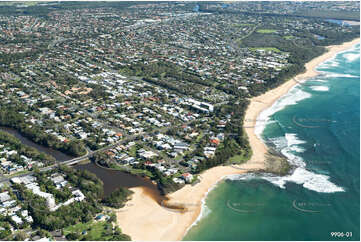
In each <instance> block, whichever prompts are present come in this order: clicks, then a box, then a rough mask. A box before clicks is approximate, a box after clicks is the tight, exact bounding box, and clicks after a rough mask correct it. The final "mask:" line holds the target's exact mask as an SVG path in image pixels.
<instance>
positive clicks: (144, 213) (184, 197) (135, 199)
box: [116, 38, 360, 241]
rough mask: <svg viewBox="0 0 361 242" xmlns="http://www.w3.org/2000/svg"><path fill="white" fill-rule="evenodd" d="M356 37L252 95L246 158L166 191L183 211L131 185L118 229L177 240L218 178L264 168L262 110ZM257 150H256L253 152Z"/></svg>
mask: <svg viewBox="0 0 361 242" xmlns="http://www.w3.org/2000/svg"><path fill="white" fill-rule="evenodd" d="M357 43H360V39H359V38H358V39H354V40H353V41H350V42H345V43H343V44H341V45H334V46H328V47H327V49H328V51H327V52H326V53H324V54H323V55H321V56H318V57H316V58H314V59H312V60H311V61H310V62H308V63H306V64H305V68H306V71H305V72H304V73H301V74H299V75H297V76H295V77H294V78H292V79H290V80H289V81H287V82H285V83H283V84H281V85H280V86H278V87H276V88H275V89H272V90H270V91H267V92H266V93H264V94H262V95H260V96H257V97H253V98H252V99H251V100H250V101H251V102H250V104H249V106H248V108H247V110H246V114H245V121H247V122H249V123H245V126H248V128H245V131H246V133H247V135H248V140H249V143H250V146H251V149H252V151H253V154H252V157H251V159H250V160H249V161H247V162H246V163H244V164H241V165H239V168H242V169H243V170H241V169H236V168H234V167H231V166H218V167H213V168H211V169H208V170H206V171H204V172H202V173H201V174H200V175H199V176H200V179H201V181H200V182H199V183H198V184H196V185H194V186H192V185H186V186H184V187H183V188H182V189H180V190H178V191H176V192H174V193H172V194H169V195H168V198H169V200H168V201H167V203H168V204H172V203H173V204H184V205H185V207H186V208H187V211H186V212H182V213H180V212H177V211H172V210H169V209H166V208H164V207H162V206H161V205H159V204H158V203H157V202H156V201H155V200H154V199H152V198H151V197H150V196H149V195H148V194H147V189H146V188H142V187H136V188H131V189H130V190H132V191H133V192H134V194H133V195H132V198H131V200H129V201H128V202H127V203H126V206H125V207H124V208H121V209H118V210H116V215H117V224H118V225H119V226H120V228H121V229H122V232H123V233H125V234H128V235H130V237H131V238H132V240H143V241H150V240H151V241H154V240H173V241H174V240H181V239H182V238H183V237H184V235H185V234H186V233H187V231H188V230H189V229H190V228H191V227H192V226H193V225H194V224H196V223H197V221H199V219H200V216H201V215H202V214H201V209H202V204H203V203H204V201H205V198H206V196H207V194H208V193H209V192H210V191H211V190H212V189H213V188H214V187H215V186H216V185H217V183H218V182H220V181H222V180H223V178H224V177H226V176H228V175H234V174H245V173H247V171H257V170H264V169H266V168H267V164H266V161H265V156H266V154H267V146H266V145H265V144H264V143H263V141H262V140H261V139H260V138H259V137H258V136H257V135H256V134H255V128H254V126H255V125H256V121H257V118H258V116H259V115H260V113H261V112H262V111H264V110H265V109H267V108H269V107H270V106H272V105H273V104H274V103H275V102H276V101H277V100H278V99H279V98H280V97H282V96H283V95H285V94H286V93H288V92H289V91H290V89H291V88H293V87H294V86H295V85H297V84H300V83H302V81H303V80H306V79H308V78H311V77H315V76H317V75H318V74H319V73H318V72H317V71H316V70H315V68H316V67H317V66H318V65H319V64H321V63H322V62H325V61H327V60H328V59H331V58H333V57H334V56H335V55H336V54H338V53H339V52H341V51H345V50H347V49H350V48H351V47H352V46H354V45H355V44H357ZM255 151H257V152H255Z"/></svg>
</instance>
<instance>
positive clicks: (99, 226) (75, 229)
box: [63, 221, 111, 240]
mask: <svg viewBox="0 0 361 242" xmlns="http://www.w3.org/2000/svg"><path fill="white" fill-rule="evenodd" d="M106 223H107V222H106V221H101V222H95V221H89V222H87V223H78V224H75V225H70V226H68V227H66V228H64V229H63V231H64V235H65V236H66V235H67V234H69V233H78V234H79V235H80V236H85V235H81V233H82V232H83V231H84V230H85V231H87V234H86V236H87V237H88V238H89V237H90V238H91V240H106V239H107V236H105V237H104V236H103V231H105V228H104V225H105V224H106ZM108 237H109V238H110V237H111V236H108Z"/></svg>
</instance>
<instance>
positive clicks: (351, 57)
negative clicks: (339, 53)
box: [343, 53, 360, 62]
mask: <svg viewBox="0 0 361 242" xmlns="http://www.w3.org/2000/svg"><path fill="white" fill-rule="evenodd" d="M343 57H344V58H346V60H347V61H348V62H353V61H355V60H356V59H357V58H360V53H347V54H343Z"/></svg>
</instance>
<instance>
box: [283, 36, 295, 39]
mask: <svg viewBox="0 0 361 242" xmlns="http://www.w3.org/2000/svg"><path fill="white" fill-rule="evenodd" d="M283 38H284V39H286V40H290V39H293V38H294V36H293V35H286V36H283Z"/></svg>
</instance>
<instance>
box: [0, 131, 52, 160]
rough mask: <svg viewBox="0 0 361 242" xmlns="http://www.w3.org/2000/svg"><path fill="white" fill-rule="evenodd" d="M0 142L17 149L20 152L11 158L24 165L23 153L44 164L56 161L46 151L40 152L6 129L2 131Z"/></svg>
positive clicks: (0, 132)
mask: <svg viewBox="0 0 361 242" xmlns="http://www.w3.org/2000/svg"><path fill="white" fill-rule="evenodd" d="M0 144H1V145H4V146H6V147H8V148H10V149H13V150H16V151H17V152H18V153H17V154H14V155H12V157H11V160H12V161H14V162H15V163H17V164H20V165H23V166H25V163H24V162H23V161H22V160H21V158H20V156H21V155H24V156H26V157H28V158H32V159H33V160H36V161H41V162H43V163H44V165H50V164H52V163H54V161H55V159H54V158H53V157H52V156H49V155H47V154H45V153H42V152H39V151H38V150H36V149H35V148H32V147H29V146H27V145H24V144H22V143H21V142H20V141H19V140H18V139H17V138H15V137H14V136H12V135H10V134H8V133H6V132H4V131H0Z"/></svg>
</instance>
